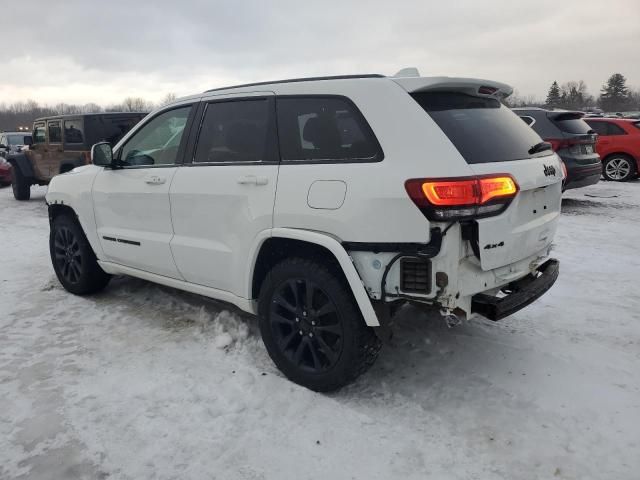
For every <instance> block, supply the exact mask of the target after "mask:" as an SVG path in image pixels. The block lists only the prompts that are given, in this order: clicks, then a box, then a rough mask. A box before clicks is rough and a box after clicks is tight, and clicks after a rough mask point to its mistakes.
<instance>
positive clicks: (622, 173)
mask: <svg viewBox="0 0 640 480" xmlns="http://www.w3.org/2000/svg"><path fill="white" fill-rule="evenodd" d="M584 121H585V122H587V123H588V124H589V126H590V127H591V128H592V129H593V130H594V131H595V132H596V133H597V134H598V140H597V142H596V151H597V152H598V154H599V155H600V158H601V159H602V175H604V178H606V179H607V180H615V181H617V182H624V181H626V180H631V179H633V178H636V177H637V176H638V172H640V120H629V119H624V118H585V119H584Z"/></svg>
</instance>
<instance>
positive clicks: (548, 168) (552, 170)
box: [544, 165, 556, 177]
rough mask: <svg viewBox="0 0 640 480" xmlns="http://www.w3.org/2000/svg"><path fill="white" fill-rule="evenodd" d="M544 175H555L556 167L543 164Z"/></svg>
mask: <svg viewBox="0 0 640 480" xmlns="http://www.w3.org/2000/svg"><path fill="white" fill-rule="evenodd" d="M544 175H545V177H555V176H556V167H554V166H553V165H545V166H544Z"/></svg>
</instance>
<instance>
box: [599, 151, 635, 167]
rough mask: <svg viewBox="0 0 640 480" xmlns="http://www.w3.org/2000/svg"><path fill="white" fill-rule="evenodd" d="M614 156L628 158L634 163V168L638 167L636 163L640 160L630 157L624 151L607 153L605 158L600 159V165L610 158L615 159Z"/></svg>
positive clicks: (629, 154) (633, 156)
mask: <svg viewBox="0 0 640 480" xmlns="http://www.w3.org/2000/svg"><path fill="white" fill-rule="evenodd" d="M616 156H622V157H629V158H630V159H631V160H633V161H634V162H635V164H636V166H637V165H638V161H639V160H640V158H638V157H636V156H635V155H632V154H631V153H629V152H626V151H624V150H620V151H615V152H611V153H607V154H606V155H605V157H604V158H603V159H602V163H604V162H606V161H607V160H609V159H610V158H611V157H616Z"/></svg>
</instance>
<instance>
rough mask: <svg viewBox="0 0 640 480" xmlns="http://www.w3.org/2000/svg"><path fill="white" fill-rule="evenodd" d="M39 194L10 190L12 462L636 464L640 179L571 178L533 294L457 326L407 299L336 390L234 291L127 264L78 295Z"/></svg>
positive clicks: (6, 370) (596, 475)
mask: <svg viewBox="0 0 640 480" xmlns="http://www.w3.org/2000/svg"><path fill="white" fill-rule="evenodd" d="M44 193H45V190H44V189H43V188H38V189H35V188H34V189H33V192H32V194H33V195H32V200H31V201H29V202H17V201H15V200H13V198H12V196H11V190H10V189H2V190H0V252H1V257H0V405H1V407H2V408H1V409H0V477H1V478H38V479H39V478H56V479H62V478H65V479H66V478H91V479H94V478H110V479H111V478H113V479H143V478H156V479H165V478H166V479H168V478H181V479H200V478H219V479H262V478H266V479H271V478H274V479H300V478H303V479H328V478H330V479H351V478H356V479H393V478H401V479H407V478H408V479H424V478H435V479H494V478H505V479H516V478H517V479H538V478H563V479H581V480H585V479H603V478H607V479H631V478H638V472H639V471H640V428H639V427H640V316H639V314H638V312H639V311H640V301H639V300H638V295H637V291H638V288H639V287H638V285H639V283H638V282H639V280H640V278H639V273H640V255H639V254H638V248H639V244H638V239H639V238H640V222H639V220H640V182H633V183H629V184H613V183H604V182H603V183H600V184H598V185H596V186H594V187H590V188H587V189H581V190H577V191H571V192H567V194H566V195H565V200H564V202H563V212H564V213H563V215H562V219H561V224H560V229H559V232H558V235H557V237H556V243H557V248H556V251H555V253H556V255H557V257H558V258H559V259H560V260H561V273H560V278H559V280H558V282H557V284H556V285H555V286H554V288H553V289H552V290H551V291H550V292H549V293H548V294H547V295H545V296H544V297H543V298H542V299H541V300H540V301H538V302H536V303H535V304H534V305H532V306H530V307H528V308H527V309H525V310H523V311H521V312H519V313H518V314H516V315H514V316H513V317H511V318H508V319H505V320H503V321H501V322H498V323H492V322H489V321H482V320H474V321H471V322H468V323H466V324H464V325H462V326H459V327H456V328H454V329H448V328H447V327H445V326H444V325H443V323H442V322H441V321H437V320H435V319H433V318H429V317H427V316H426V315H424V314H422V313H420V312H419V311H417V310H414V309H411V308H405V309H403V310H402V311H401V312H400V319H399V322H398V323H399V325H398V328H397V329H396V337H395V339H394V341H393V344H392V345H391V346H387V347H385V348H384V349H383V352H382V354H381V356H380V359H379V361H378V363H377V364H376V365H375V366H374V367H373V369H372V370H371V371H370V372H369V373H368V374H366V375H364V376H363V377H361V378H360V379H359V380H358V382H357V383H356V384H354V385H352V386H350V387H348V388H346V389H343V390H342V391H340V392H338V393H335V394H331V395H322V394H316V393H313V392H310V391H308V390H305V389H304V388H301V387H298V386H296V385H294V384H292V383H290V382H289V381H287V380H286V379H284V378H283V377H282V375H281V374H280V373H279V372H278V371H277V370H276V369H275V367H274V366H273V365H272V363H271V362H270V360H269V358H268V357H267V355H266V353H265V350H264V348H263V346H262V344H261V341H260V339H259V335H258V333H257V329H256V322H255V319H253V318H251V317H249V316H247V315H245V314H242V313H240V312H238V311H237V310H235V309H233V308H232V307H229V306H226V305H222V304H219V303H216V302H213V301H210V300H207V299H204V298H201V297H197V296H194V295H190V294H185V293H182V292H179V291H176V290H172V289H169V288H164V287H159V286H156V285H153V284H150V283H146V282H143V281H140V280H135V279H130V278H117V279H115V280H114V281H113V282H112V283H111V285H110V286H109V287H108V288H107V290H106V291H105V292H103V293H101V294H99V295H96V296H93V297H86V298H80V297H75V296H73V295H70V294H68V293H66V292H65V291H64V290H63V289H62V288H61V286H60V284H59V283H58V282H57V280H56V278H55V276H54V273H53V270H52V268H51V265H50V261H49V256H48V246H47V238H48V222H47V215H46V205H45V203H44V198H43V197H44ZM587 195H590V196H587Z"/></svg>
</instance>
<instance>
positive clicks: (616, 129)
mask: <svg viewBox="0 0 640 480" xmlns="http://www.w3.org/2000/svg"><path fill="white" fill-rule="evenodd" d="M607 123H608V125H607V127H608V130H609V135H626V134H627V132H625V131H624V129H623V128H622V127H620V126H619V125H616V124H615V123H611V122H607Z"/></svg>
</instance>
